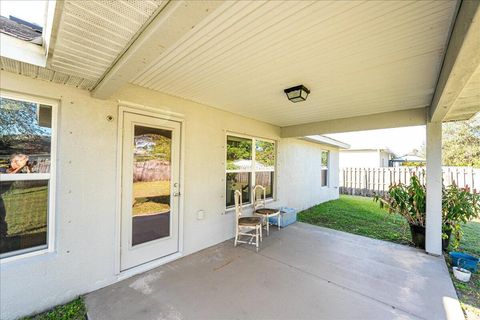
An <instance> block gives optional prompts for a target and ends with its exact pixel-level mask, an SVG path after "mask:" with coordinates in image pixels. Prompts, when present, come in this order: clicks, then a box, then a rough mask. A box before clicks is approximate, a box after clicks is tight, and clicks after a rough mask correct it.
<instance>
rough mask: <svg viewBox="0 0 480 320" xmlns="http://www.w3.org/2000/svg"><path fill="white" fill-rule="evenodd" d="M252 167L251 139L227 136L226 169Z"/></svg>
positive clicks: (247, 168) (246, 168)
mask: <svg viewBox="0 0 480 320" xmlns="http://www.w3.org/2000/svg"><path fill="white" fill-rule="evenodd" d="M251 168H252V140H251V139H245V138H239V137H234V136H227V170H250V169H251Z"/></svg>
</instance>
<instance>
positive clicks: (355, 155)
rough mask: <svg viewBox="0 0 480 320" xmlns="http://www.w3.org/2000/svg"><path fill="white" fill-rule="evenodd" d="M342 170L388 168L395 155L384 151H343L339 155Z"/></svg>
mask: <svg viewBox="0 0 480 320" xmlns="http://www.w3.org/2000/svg"><path fill="white" fill-rule="evenodd" d="M339 157H340V168H378V167H388V166H390V165H389V161H390V160H391V159H393V157H394V154H393V153H392V152H391V151H390V150H388V149H386V148H384V149H342V150H340V153H339Z"/></svg>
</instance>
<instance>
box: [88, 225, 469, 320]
mask: <svg viewBox="0 0 480 320" xmlns="http://www.w3.org/2000/svg"><path fill="white" fill-rule="evenodd" d="M86 303H87V308H88V316H89V319H91V320H97V319H117V320H120V319H128V320H133V319H436V320H437V319H438V320H439V319H455V320H457V319H463V313H462V311H461V308H460V304H459V303H458V300H457V296H456V293H455V289H454V288H453V284H452V282H451V280H450V277H449V274H448V270H447V267H446V265H445V261H444V260H443V258H442V257H433V256H429V255H427V254H425V253H424V252H423V251H420V250H417V249H414V248H410V247H407V246H402V245H397V244H393V243H389V242H384V241H378V240H374V239H369V238H365V237H361V236H356V235H352V234H348V233H343V232H338V231H334V230H330V229H325V228H321V227H316V226H311V225H308V224H303V223H296V224H293V225H290V226H288V227H287V228H285V229H283V230H281V231H277V230H276V228H273V231H271V233H270V237H268V238H265V239H264V241H263V243H262V245H261V250H260V252H259V253H256V252H255V250H254V248H253V247H252V246H247V245H242V246H239V247H237V248H234V247H233V240H230V241H226V242H223V243H221V244H219V245H216V246H213V247H210V248H208V249H205V250H203V251H200V252H198V253H195V254H192V255H189V256H186V257H184V258H182V259H179V260H176V261H174V262H171V263H168V264H166V265H163V266H161V267H158V268H156V269H154V270H151V271H149V272H146V273H143V274H141V275H138V276H135V277H132V278H129V279H127V280H124V281H121V282H118V283H116V284H113V285H111V286H108V287H106V288H103V289H100V290H98V291H95V292H92V293H90V294H88V295H87V296H86Z"/></svg>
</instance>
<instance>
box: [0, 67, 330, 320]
mask: <svg viewBox="0 0 480 320" xmlns="http://www.w3.org/2000/svg"><path fill="white" fill-rule="evenodd" d="M0 80H1V82H0V87H1V88H2V89H4V90H10V91H16V92H21V93H25V94H30V95H36V96H41V97H46V98H52V99H57V100H59V101H60V108H59V123H58V136H59V138H58V146H57V148H58V155H57V168H58V170H57V190H56V213H55V215H56V224H57V225H56V246H55V252H54V253H49V254H44V255H39V256H35V257H30V258H25V259H19V260H16V261H11V262H7V263H2V264H1V266H0V268H1V270H0V283H1V286H0V297H1V300H2V301H1V310H0V318H1V319H13V318H15V317H18V316H23V315H27V314H31V313H35V312H40V311H43V310H45V309H48V308H50V307H52V306H53V305H56V304H59V303H63V302H66V301H68V300H70V299H72V298H74V297H76V296H78V295H80V294H84V293H86V292H90V291H93V290H95V289H98V288H100V287H103V286H106V285H109V284H111V283H114V282H116V281H118V280H119V278H120V277H121V276H119V275H117V274H116V271H115V270H116V267H115V266H116V261H117V260H116V259H117V257H118V254H117V252H118V250H119V248H118V244H117V243H116V242H117V241H116V236H118V235H116V223H117V222H118V217H117V212H116V203H117V194H116V185H117V179H118V177H117V168H116V158H117V120H118V119H117V113H118V106H119V102H118V100H121V101H129V102H131V103H135V104H140V105H145V106H150V107H154V108H159V109H161V110H166V111H171V112H175V113H177V114H181V115H182V116H183V118H184V120H185V136H184V141H183V142H184V148H185V159H184V171H183V173H182V174H183V176H184V194H183V197H184V208H183V244H184V246H183V254H190V253H193V252H195V251H198V250H201V249H203V248H206V247H209V246H211V245H214V244H216V243H219V242H222V241H225V240H227V239H230V238H232V237H233V232H234V220H233V219H234V214H233V212H232V211H227V212H226V211H225V134H226V132H227V131H229V132H237V133H241V134H246V135H252V136H256V137H263V138H269V139H273V140H276V141H277V142H278V144H277V145H278V147H277V148H278V154H277V159H278V161H277V163H278V168H277V198H278V199H277V201H276V202H274V203H273V204H271V205H272V206H279V205H287V206H290V207H296V208H298V209H304V208H307V207H309V206H311V205H314V204H317V203H319V202H322V201H325V200H329V199H334V198H337V197H338V152H337V150H335V149H331V157H330V167H331V170H330V174H329V175H330V177H329V178H330V186H329V187H324V188H321V187H320V163H321V162H320V157H321V152H320V151H321V150H322V148H325V149H326V147H322V146H321V145H318V144H315V143H311V142H306V141H302V140H297V139H284V140H281V139H280V128H278V127H275V126H272V125H269V124H266V123H263V122H259V121H255V120H252V119H248V118H245V117H241V116H238V115H235V114H232V113H228V112H224V111H220V110H218V109H215V108H211V107H208V106H205V105H202V104H198V103H194V102H191V101H186V100H183V99H179V98H175V97H172V96H168V95H164V94H160V93H157V92H154V91H151V90H147V89H142V88H139V87H135V86H131V85H128V86H126V87H125V88H123V89H122V90H120V93H119V94H118V95H117V96H116V97H114V98H112V99H110V100H98V99H94V98H92V97H91V96H90V95H89V93H88V92H86V91H81V90H77V89H72V88H69V87H66V86H62V85H57V84H52V83H48V82H43V81H39V80H34V79H29V78H27V77H22V76H17V75H14V74H11V73H7V72H4V71H1V72H0ZM108 115H113V116H114V121H111V122H109V121H107V120H106V117H107V116H108ZM198 210H204V211H205V213H206V215H205V219H203V220H197V217H196V214H197V211H198Z"/></svg>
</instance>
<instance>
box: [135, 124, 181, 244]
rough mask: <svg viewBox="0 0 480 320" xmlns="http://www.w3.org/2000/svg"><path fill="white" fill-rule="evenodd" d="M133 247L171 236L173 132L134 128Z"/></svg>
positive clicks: (137, 126)
mask: <svg viewBox="0 0 480 320" xmlns="http://www.w3.org/2000/svg"><path fill="white" fill-rule="evenodd" d="M134 133H135V137H134V146H133V202H132V245H134V246H135V245H138V244H141V243H145V242H148V241H152V240H156V239H160V238H164V237H168V236H170V220H171V218H170V194H171V190H170V181H171V152H172V132H171V131H169V130H163V129H158V128H151V127H145V126H139V125H135V129H134Z"/></svg>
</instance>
